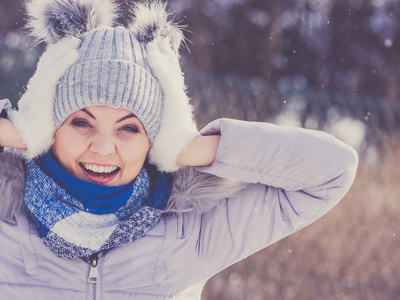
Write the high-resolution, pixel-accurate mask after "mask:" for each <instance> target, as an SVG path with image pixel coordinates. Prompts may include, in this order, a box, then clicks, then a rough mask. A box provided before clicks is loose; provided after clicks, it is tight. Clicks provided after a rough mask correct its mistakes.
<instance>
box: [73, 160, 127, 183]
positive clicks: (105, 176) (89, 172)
mask: <svg viewBox="0 0 400 300" xmlns="http://www.w3.org/2000/svg"><path fill="white" fill-rule="evenodd" d="M79 165H80V167H81V169H82V171H83V173H84V174H85V176H86V177H87V178H88V179H89V181H91V182H94V183H98V184H106V183H108V182H110V181H111V180H113V179H114V178H115V176H117V174H118V172H119V171H120V170H121V168H119V167H117V166H113V165H100V164H93V163H79Z"/></svg>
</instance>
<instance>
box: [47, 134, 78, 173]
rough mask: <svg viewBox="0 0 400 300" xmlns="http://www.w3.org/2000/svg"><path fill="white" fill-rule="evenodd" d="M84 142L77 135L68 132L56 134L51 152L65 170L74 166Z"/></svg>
mask: <svg viewBox="0 0 400 300" xmlns="http://www.w3.org/2000/svg"><path fill="white" fill-rule="evenodd" d="M83 145H84V142H83V141H82V138H81V137H80V136H79V135H76V134H73V133H72V132H70V131H68V130H62V131H60V132H57V134H56V137H55V140H54V145H53V150H54V154H55V155H56V157H57V159H58V160H59V162H60V163H61V164H62V165H63V166H64V167H65V168H66V169H67V170H71V168H72V167H73V166H74V165H75V162H76V160H77V158H78V157H79V156H80V155H81V154H82V152H83Z"/></svg>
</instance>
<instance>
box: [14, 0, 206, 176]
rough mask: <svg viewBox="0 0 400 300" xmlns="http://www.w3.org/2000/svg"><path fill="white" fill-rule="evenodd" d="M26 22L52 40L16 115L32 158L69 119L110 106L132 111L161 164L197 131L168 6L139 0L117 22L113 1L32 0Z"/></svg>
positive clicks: (179, 37)
mask: <svg viewBox="0 0 400 300" xmlns="http://www.w3.org/2000/svg"><path fill="white" fill-rule="evenodd" d="M27 12H28V17H29V21H28V27H30V28H31V33H32V35H33V36H34V37H36V38H37V40H38V42H41V41H44V42H46V43H47V47H46V51H45V52H44V53H43V55H42V56H41V58H40V60H39V62H38V65H37V70H36V72H35V74H34V75H33V77H32V78H31V79H30V80H29V83H28V86H27V90H26V92H25V93H24V95H23V96H22V97H21V99H20V100H19V102H18V107H19V110H18V111H15V110H14V111H13V112H12V113H11V116H10V117H11V119H12V121H13V122H14V125H15V126H16V128H17V129H18V131H19V132H20V136H21V138H22V140H23V141H24V143H25V144H26V145H27V150H21V153H22V154H23V155H24V156H25V157H26V158H27V159H31V158H34V157H36V156H38V155H41V154H42V153H44V152H46V151H48V150H49V149H50V147H51V146H52V144H53V143H54V135H55V132H56V131H57V129H58V128H59V127H60V126H61V124H62V123H63V122H64V121H65V119H66V118H67V117H68V116H70V115H71V114H72V113H74V112H75V111H77V110H80V109H82V108H84V107H87V106H93V105H107V106H111V107H116V108H125V109H127V110H129V111H132V112H133V113H134V114H135V115H136V116H137V117H138V118H139V120H140V121H141V122H142V123H143V125H144V128H145V129H146V132H147V134H148V137H149V139H150V142H151V147H150V150H149V161H150V162H151V163H153V164H155V165H157V166H158V168H159V169H160V170H163V171H174V170H177V169H178V168H179V166H177V165H176V158H177V157H178V155H179V154H180V153H181V152H182V151H183V150H184V149H185V148H186V146H187V145H188V144H189V143H190V142H191V141H192V140H193V139H194V138H195V137H196V136H198V135H199V133H198V131H197V128H196V123H195V122H194V120H193V115H192V106H191V105H190V103H189V98H188V97H187V95H186V87H185V83H184V78H183V74H182V71H181V69H180V64H179V52H178V49H179V47H180V44H181V43H182V41H183V34H182V31H181V28H180V27H179V26H178V25H177V24H176V23H175V22H173V20H172V19H171V18H170V14H169V13H168V12H167V11H166V5H165V4H163V3H161V2H159V1H157V0H156V1H154V2H152V3H151V4H147V3H136V4H134V5H133V7H132V11H131V12H132V15H133V16H134V18H132V20H130V21H129V22H128V24H126V25H125V27H121V26H118V27H115V26H116V20H117V19H119V18H121V11H120V10H119V9H118V6H117V5H116V4H115V3H114V1H113V0H29V1H28V2H27Z"/></svg>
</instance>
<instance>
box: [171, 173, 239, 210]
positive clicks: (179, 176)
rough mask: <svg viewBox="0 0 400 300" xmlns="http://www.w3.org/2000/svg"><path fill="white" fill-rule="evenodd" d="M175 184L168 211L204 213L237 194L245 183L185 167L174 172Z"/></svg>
mask: <svg viewBox="0 0 400 300" xmlns="http://www.w3.org/2000/svg"><path fill="white" fill-rule="evenodd" d="M172 176H173V179H174V184H173V189H172V194H171V197H170V199H169V201H168V207H167V209H166V210H165V212H166V213H170V212H187V211H195V212H197V213H203V212H206V211H208V210H210V209H211V208H213V207H214V206H216V205H217V204H218V203H219V202H220V201H221V200H222V199H227V198H232V197H234V196H236V195H237V194H238V193H239V192H240V191H241V190H242V189H243V188H244V187H245V186H246V184H245V183H242V182H239V181H234V180H230V179H226V178H221V177H217V176H215V175H211V174H207V173H203V172H199V171H197V170H196V168H193V167H185V168H181V169H179V170H178V171H176V172H174V173H172Z"/></svg>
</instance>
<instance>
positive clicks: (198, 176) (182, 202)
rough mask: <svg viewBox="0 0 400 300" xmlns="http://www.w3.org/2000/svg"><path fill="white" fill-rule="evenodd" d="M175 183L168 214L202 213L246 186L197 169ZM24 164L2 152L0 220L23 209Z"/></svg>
mask: <svg viewBox="0 0 400 300" xmlns="http://www.w3.org/2000/svg"><path fill="white" fill-rule="evenodd" d="M172 175H173V177H174V184H173V189H172V194H171V197H170V199H169V201H168V207H167V209H166V210H165V213H173V212H185V211H195V212H196V213H199V214H200V213H203V212H205V211H207V210H209V209H211V208H212V207H214V206H216V205H217V204H218V203H219V202H220V201H221V200H223V199H226V198H230V197H234V196H236V195H237V194H239V193H240V191H241V190H242V189H243V188H245V187H246V186H247V185H246V184H245V183H241V182H238V181H232V180H228V179H224V178H220V177H216V176H214V175H209V174H206V173H201V172H198V171H196V170H195V169H194V168H190V167H187V168H183V169H180V170H178V171H177V172H174V173H173V174H172ZM24 190H25V167H24V164H23V161H22V159H21V158H20V157H18V156H16V155H15V154H14V153H12V152H7V151H5V152H4V153H2V154H0V195H1V197H0V219H3V220H7V221H13V220H15V217H16V216H17V215H18V214H19V213H21V211H23V210H24V207H25V206H24V203H23V197H24Z"/></svg>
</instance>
